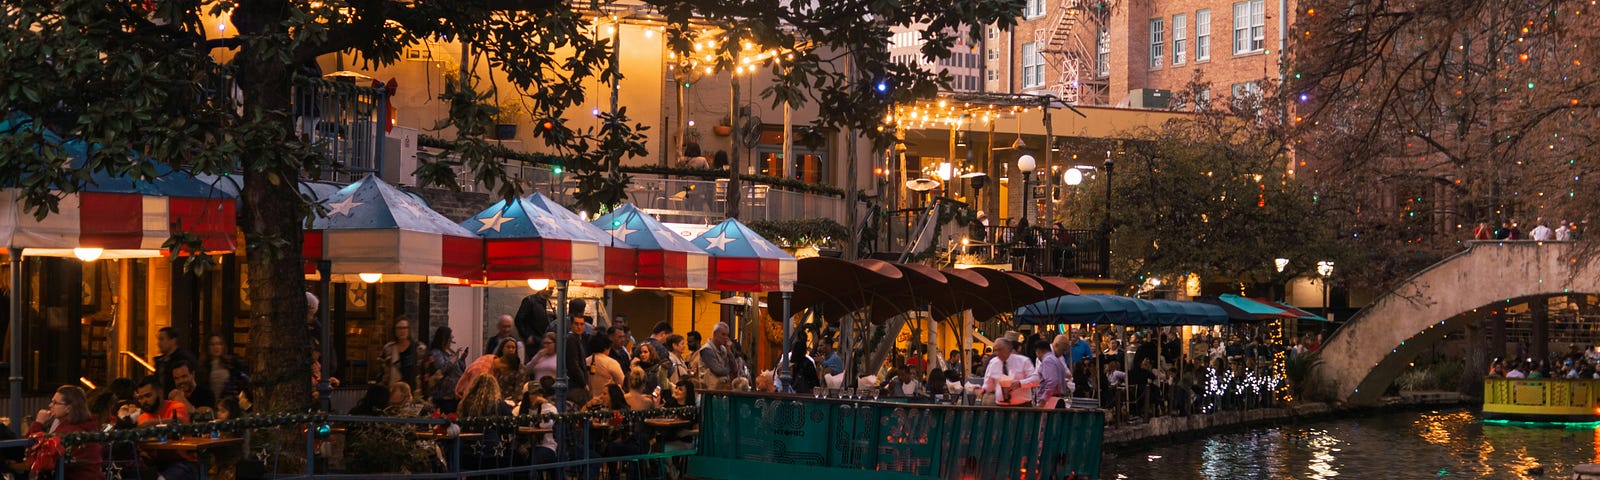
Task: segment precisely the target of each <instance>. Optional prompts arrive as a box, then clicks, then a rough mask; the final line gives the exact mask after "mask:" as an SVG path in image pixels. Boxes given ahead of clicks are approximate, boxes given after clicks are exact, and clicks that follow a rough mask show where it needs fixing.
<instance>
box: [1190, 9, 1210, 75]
mask: <svg viewBox="0 0 1600 480" xmlns="http://www.w3.org/2000/svg"><path fill="white" fill-rule="evenodd" d="M1210 59H1211V9H1209V8H1207V9H1202V10H1199V11H1196V12H1194V61H1196V62H1200V61H1205V60H1210Z"/></svg>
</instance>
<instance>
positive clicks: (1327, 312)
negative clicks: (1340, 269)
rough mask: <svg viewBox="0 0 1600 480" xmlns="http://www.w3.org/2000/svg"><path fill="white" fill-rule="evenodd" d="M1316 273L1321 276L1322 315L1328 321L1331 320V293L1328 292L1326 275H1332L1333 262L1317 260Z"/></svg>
mask: <svg viewBox="0 0 1600 480" xmlns="http://www.w3.org/2000/svg"><path fill="white" fill-rule="evenodd" d="M1317 275H1320V276H1322V316H1323V317H1324V318H1327V319H1328V321H1330V322H1331V321H1333V306H1332V305H1329V303H1332V301H1331V295H1329V293H1328V277H1331V276H1333V262H1330V261H1327V260H1323V261H1320V262H1317Z"/></svg>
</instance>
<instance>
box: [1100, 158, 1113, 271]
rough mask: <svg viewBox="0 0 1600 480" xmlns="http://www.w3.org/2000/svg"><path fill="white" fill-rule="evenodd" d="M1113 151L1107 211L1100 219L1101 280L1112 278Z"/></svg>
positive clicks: (1108, 160)
mask: <svg viewBox="0 0 1600 480" xmlns="http://www.w3.org/2000/svg"><path fill="white" fill-rule="evenodd" d="M1112 164H1113V162H1112V161H1111V151H1110V150H1106V211H1105V216H1103V217H1102V218H1101V219H1100V278H1111V167H1112Z"/></svg>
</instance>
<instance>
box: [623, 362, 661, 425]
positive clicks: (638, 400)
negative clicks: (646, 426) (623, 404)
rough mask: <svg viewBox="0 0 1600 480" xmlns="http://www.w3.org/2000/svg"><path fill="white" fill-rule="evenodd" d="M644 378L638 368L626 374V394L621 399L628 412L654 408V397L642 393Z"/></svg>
mask: <svg viewBox="0 0 1600 480" xmlns="http://www.w3.org/2000/svg"><path fill="white" fill-rule="evenodd" d="M646 350H648V349H646ZM644 377H645V374H644V369H642V368H639V367H633V370H632V371H630V372H628V393H626V394H624V395H623V398H624V399H626V400H627V401H628V409H630V410H649V409H652V408H656V397H653V396H650V394H648V393H645V391H644Z"/></svg>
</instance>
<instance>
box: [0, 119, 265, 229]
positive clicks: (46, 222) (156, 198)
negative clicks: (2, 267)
mask: <svg viewBox="0 0 1600 480" xmlns="http://www.w3.org/2000/svg"><path fill="white" fill-rule="evenodd" d="M46 138H47V141H52V142H56V143H55V144H56V145H58V146H59V148H61V149H62V150H63V152H64V153H65V154H66V155H67V156H68V157H70V158H71V159H72V166H73V168H84V167H83V162H84V159H86V158H87V157H88V149H89V148H92V147H90V146H88V145H86V144H84V142H82V141H79V140H72V141H65V142H62V141H60V139H59V137H56V136H55V135H54V134H53V133H48V132H47V135H46ZM152 164H153V165H154V166H155V168H156V170H155V176H154V177H152V178H148V179H134V178H132V177H129V176H127V175H112V174H109V173H106V172H93V173H92V174H91V177H90V179H89V181H88V182H87V184H85V185H84V188H82V189H81V190H79V191H78V192H76V193H72V194H68V195H63V196H61V199H60V203H59V204H58V205H57V207H58V211H56V212H54V213H51V214H50V215H48V216H46V217H45V218H44V219H42V220H41V219H38V218H36V217H35V216H34V215H33V214H32V213H29V212H26V211H24V208H23V202H22V193H21V191H19V190H17V189H13V188H4V189H0V202H4V203H3V204H4V205H8V206H9V208H4V209H0V243H3V244H4V245H0V246H4V247H18V248H22V249H23V254H24V255H38V256H58V257H70V256H75V255H77V256H80V257H83V256H84V253H83V252H82V251H83V250H85V249H87V250H90V251H94V252H95V253H94V254H93V257H94V258H141V257H146V258H147V257H159V256H162V255H163V253H165V252H166V250H164V249H163V248H162V244H164V243H166V241H167V239H168V238H170V237H171V236H172V235H173V234H175V233H179V232H187V233H193V234H196V235H198V236H199V237H200V240H201V246H202V248H203V249H204V250H205V251H207V252H231V251H233V250H234V242H233V240H234V235H235V233H236V231H237V227H236V224H235V214H234V208H235V205H234V198H233V196H232V195H230V194H228V193H226V192H223V191H221V190H218V189H215V188H212V186H211V185H210V184H208V183H206V182H204V181H201V180H199V179H196V178H195V177H194V176H193V175H190V174H189V173H187V172H184V171H181V170H176V169H173V168H171V167H169V166H167V165H165V164H162V163H159V162H152ZM75 250H79V251H80V252H75ZM84 258H87V257H84Z"/></svg>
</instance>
